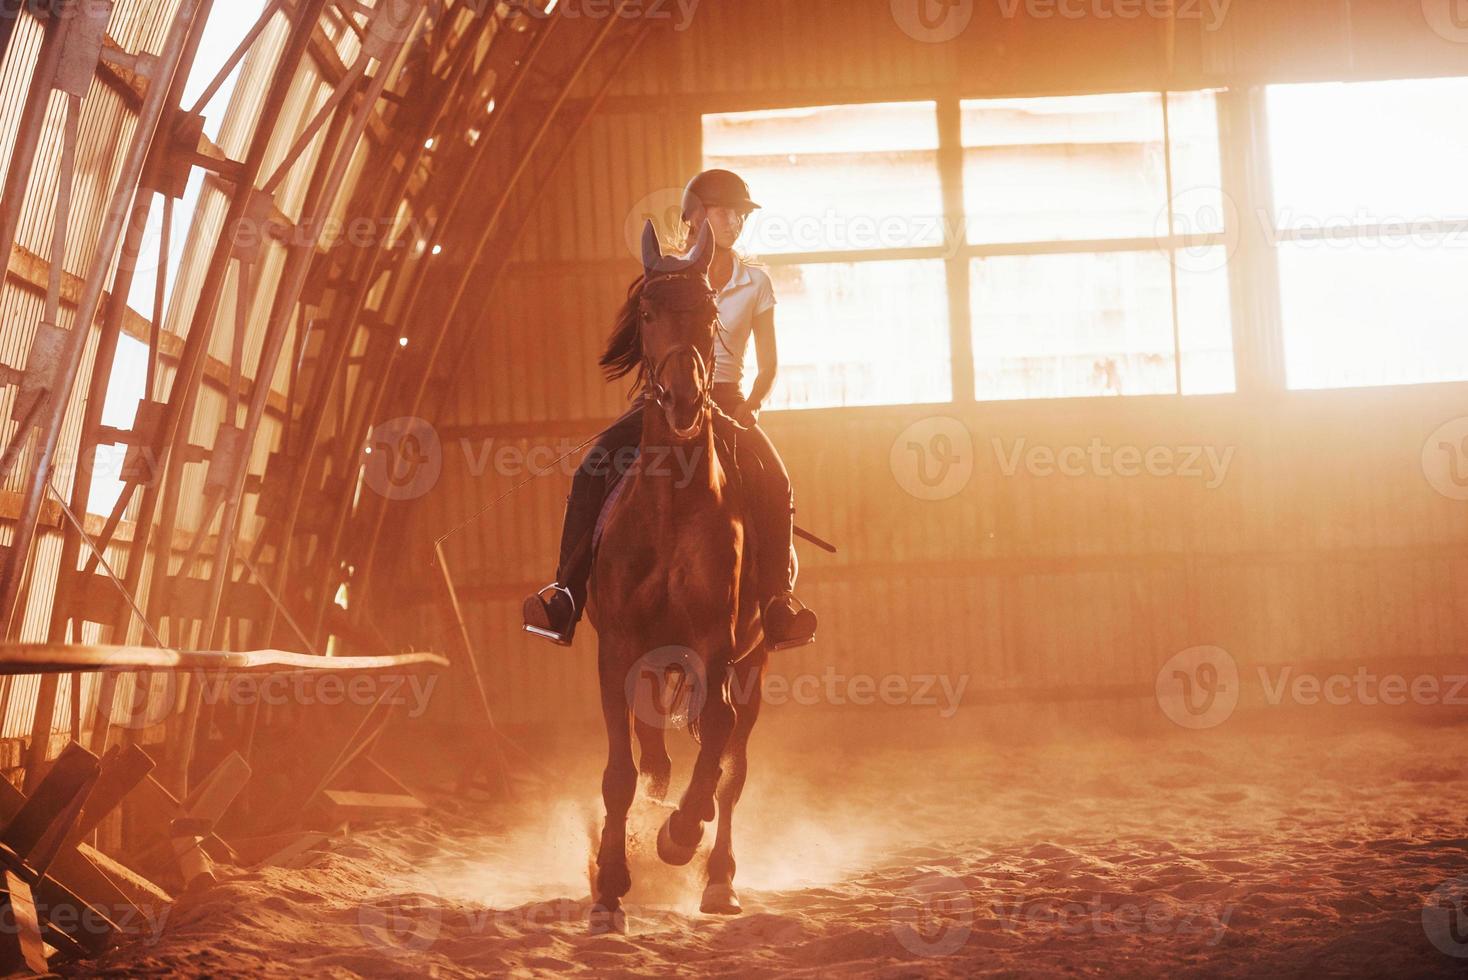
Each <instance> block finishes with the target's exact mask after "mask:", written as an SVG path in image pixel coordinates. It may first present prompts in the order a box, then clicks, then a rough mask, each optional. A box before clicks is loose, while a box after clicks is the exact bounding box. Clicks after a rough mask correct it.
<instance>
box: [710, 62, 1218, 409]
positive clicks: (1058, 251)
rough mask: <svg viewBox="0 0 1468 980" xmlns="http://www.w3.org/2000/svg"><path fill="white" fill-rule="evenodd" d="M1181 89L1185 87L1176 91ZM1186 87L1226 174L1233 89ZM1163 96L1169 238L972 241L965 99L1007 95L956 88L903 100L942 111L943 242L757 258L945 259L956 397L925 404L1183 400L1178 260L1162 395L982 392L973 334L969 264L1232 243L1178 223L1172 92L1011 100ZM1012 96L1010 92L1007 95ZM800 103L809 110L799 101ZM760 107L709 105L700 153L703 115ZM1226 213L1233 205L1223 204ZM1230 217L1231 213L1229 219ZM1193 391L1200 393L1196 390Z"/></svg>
mask: <svg viewBox="0 0 1468 980" xmlns="http://www.w3.org/2000/svg"><path fill="white" fill-rule="evenodd" d="M1177 91H1183V90H1177ZM1187 91H1211V92H1214V93H1215V97H1216V99H1217V118H1218V128H1219V155H1220V158H1221V159H1220V164H1221V166H1222V168H1223V170H1224V171H1225V172H1226V171H1227V169H1228V166H1227V159H1228V151H1227V147H1226V144H1225V136H1226V131H1225V126H1224V124H1223V123H1224V101H1223V100H1224V98H1225V96H1226V95H1227V94H1229V90H1227V89H1222V88H1217V89H1214V88H1207V89H1197V90H1191V89H1190V90H1187ZM1140 94H1157V95H1159V96H1160V97H1161V106H1162V115H1163V118H1162V124H1163V128H1162V137H1163V147H1164V154H1165V158H1166V163H1165V165H1164V169H1165V171H1166V187H1165V194H1166V201H1165V204H1166V206H1167V214H1168V234H1167V235H1165V236H1145V237H1139V238H1138V237H1133V238H1105V239H1065V240H1051V241H1027V242H997V243H984V244H973V243H970V242H969V241H968V240H967V236H966V234H965V228H966V221H967V213H966V210H965V204H964V201H965V197H964V190H965V188H964V176H963V157H964V146H963V110H962V104H963V102H965V101H980V100H984V99H990V98H994V99H997V98H1001V96H963V95H959V94H956V93H951V92H950V93H944V94H939V95H937V96H935V97H926V98H923V97H916V96H909V97H907V98H904V99H902V100H900V101H904V102H914V103H916V102H931V103H933V104H934V111H935V112H936V114H937V123H938V177H939V187H940V195H941V200H942V207H943V215H942V216H943V222H942V224H943V242H942V243H941V244H938V245H914V246H901V247H897V248H875V249H836V250H825V251H811V252H781V253H771V254H768V255H760V256H759V260H760V262H761V263H763V264H764V265H767V266H772V267H774V266H799V265H818V264H829V263H853V264H854V263H860V262H892V261H907V260H919V261H933V260H942V261H943V263H944V274H945V279H946V282H947V293H948V296H947V299H948V349H949V370H950V372H951V377H950V383H951V386H952V398H951V399H950V400H949V401H947V402H941V401H940V402H926V403H921V404H927V405H934V404H937V405H942V404H950V405H958V404H972V403H975V402H979V401H996V402H998V401H1003V402H1010V401H1067V400H1074V399H1094V398H1100V399H1112V398H1117V397H1125V398H1177V397H1181V396H1183V395H1184V392H1183V388H1182V370H1183V368H1182V356H1181V324H1180V321H1179V317H1180V309H1179V287H1178V268H1177V262H1176V261H1169V263H1168V267H1169V278H1170V288H1171V294H1172V309H1171V316H1172V336H1173V362H1174V368H1173V377H1174V383H1175V385H1176V388H1177V390H1176V391H1174V392H1163V393H1160V394H1157V393H1149V394H1138V395H1066V396H1060V397H1057V398H1048V397H1039V396H1037V397H1035V398H1025V399H1015V398H993V399H981V398H979V393H978V390H977V385H976V380H975V370H974V353H975V352H974V338H973V310H972V303H971V286H972V281H971V276H970V263H971V262H972V261H973V260H974V259H984V258H999V257H1012V256H1026V255H1066V254H1083V253H1096V252H1156V251H1165V252H1166V253H1167V255H1168V256H1169V258H1170V259H1171V258H1172V257H1173V256H1175V255H1176V254H1177V252H1178V251H1179V250H1181V249H1190V248H1203V247H1214V246H1219V247H1224V248H1227V247H1228V245H1229V242H1230V240H1231V238H1232V237H1233V236H1234V235H1236V234H1237V229H1234V228H1231V227H1228V226H1227V224H1226V225H1225V227H1224V228H1223V229H1222V230H1221V231H1217V232H1208V233H1203V234H1181V233H1179V231H1178V230H1177V228H1176V227H1175V225H1174V213H1173V209H1172V206H1171V205H1172V202H1173V200H1174V198H1175V196H1176V194H1175V190H1174V186H1173V161H1172V140H1171V136H1172V133H1171V117H1170V113H1169V94H1170V93H1169V92H1168V91H1167V90H1162V91H1158V92H1155V93H1153V92H1147V91H1137V90H1129V91H1114V92H1070V93H1059V94H1056V95H1035V94H1031V95H1025V96H1014V97H1013V98H1084V97H1086V96H1090V95H1140ZM1003 98H1009V97H1007V96H1006V97H1003ZM892 101H895V100H892V99H875V98H873V99H863V100H859V101H843V102H827V103H822V104H819V105H811V106H809V108H821V107H824V106H829V105H843V106H849V105H881V104H885V103H888V102H892ZM767 108H771V109H774V108H787V106H778V107H776V106H770V107H767ZM794 108H804V106H798V107H794ZM749 111H759V110H758V109H750V108H742V109H727V110H717V109H710V110H708V111H706V112H704V113H700V114H699V157H700V159H704V149H703V143H702V138H703V120H704V117H705V116H709V115H722V114H726V113H737V112H749ZM1227 183H1228V181H1227V176H1225V178H1224V184H1225V186H1224V188H1223V191H1224V193H1225V194H1226V195H1227V194H1229V189H1228V187H1227ZM1225 211H1226V212H1227V209H1225ZM1231 220H1232V218H1231V217H1230V216H1229V215H1228V214H1227V213H1226V215H1225V221H1226V222H1228V221H1231ZM1232 265H1233V263H1232V261H1230V262H1229V266H1230V269H1229V273H1228V274H1229V278H1230V297H1231V298H1232V297H1233V296H1234V292H1235V290H1234V288H1233V275H1234V273H1233V269H1232ZM1230 319H1231V321H1232V322H1231V328H1232V331H1233V335H1234V341H1235V357H1234V361H1235V364H1234V370H1235V390H1237V388H1238V383H1239V374H1240V372H1239V364H1238V355H1237V342H1238V324H1237V320H1238V317H1237V309H1235V310H1234V312H1233V315H1231V317H1230ZM1189 397H1199V396H1197V395H1194V396H1189ZM871 407H880V406H856V405H827V406H819V407H812V408H810V409H790V410H789V411H819V410H842V409H857V408H871Z"/></svg>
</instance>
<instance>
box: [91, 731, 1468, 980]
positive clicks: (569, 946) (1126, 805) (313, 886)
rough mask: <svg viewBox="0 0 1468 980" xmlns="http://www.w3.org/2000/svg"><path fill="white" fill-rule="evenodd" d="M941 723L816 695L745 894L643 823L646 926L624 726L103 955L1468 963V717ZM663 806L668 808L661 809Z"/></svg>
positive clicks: (1033, 963) (764, 787)
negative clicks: (608, 876) (1329, 725)
mask: <svg viewBox="0 0 1468 980" xmlns="http://www.w3.org/2000/svg"><path fill="white" fill-rule="evenodd" d="M925 724H926V723H914V724H909V723H906V722H904V723H903V724H902V725H901V726H900V727H898V728H896V729H894V731H896V732H898V733H900V734H895V735H892V734H889V735H888V736H886V737H884V738H883V739H882V741H883V742H885V743H886V744H885V745H884V746H882V747H871V746H870V745H867V746H863V745H857V744H854V743H852V742H851V741H850V734H851V733H850V732H847V733H846V734H845V735H843V734H842V729H840V728H838V727H833V726H831V725H829V724H826V725H811V724H809V723H805V724H802V723H800V720H799V718H798V717H797V716H795V715H793V714H792V713H789V712H786V713H783V714H781V715H780V716H778V717H776V718H775V719H772V723H771V724H770V725H768V726H767V728H765V729H762V730H760V731H757V732H756V734H755V740H754V747H753V752H752V756H753V759H752V763H751V776H750V783H749V787H748V789H747V790H746V793H745V798H744V802H743V803H742V804H741V808H740V810H739V812H738V816H737V817H736V838H735V846H736V855H737V857H738V859H739V874H738V877H737V879H736V885H737V886H738V888H739V891H740V894H741V897H742V898H743V901H744V904H745V907H746V911H745V913H744V915H743V916H741V917H738V918H733V919H726V918H714V917H707V916H702V915H699V914H698V912H697V901H698V895H699V891H700V889H701V881H700V880H699V875H700V874H701V872H702V863H703V862H702V860H701V858H700V859H696V860H695V862H694V864H693V865H691V866H690V867H689V868H684V869H671V868H667V867H664V866H662V865H661V864H659V863H658V862H657V860H656V857H655V856H653V855H651V854H649V853H648V851H649V848H648V847H642V848H641V853H640V854H634V855H633V858H632V863H633V877H634V882H635V883H634V886H633V892H632V894H631V895H629V896H628V906H629V909H630V910H631V918H632V927H633V933H632V934H631V935H628V936H625V937H616V936H604V937H597V938H593V937H590V936H588V935H587V934H586V929H585V925H584V921H585V914H586V906H587V897H588V883H587V882H588V879H587V864H588V859H589V857H590V854H591V850H592V837H591V828H592V827H593V824H594V823H595V822H596V821H597V820H599V815H600V807H601V804H600V799H599V796H598V792H599V791H598V785H599V771H600V763H601V753H602V748H601V746H600V744H599V743H597V742H595V741H587V742H586V743H585V745H584V747H583V748H582V749H581V750H580V751H577V752H565V751H563V752H561V753H558V754H556V755H555V756H553V757H552V758H551V759H549V760H548V762H549V763H550V764H551V765H552V768H553V769H554V771H555V772H556V773H557V781H556V782H555V783H553V784H548V786H547V787H546V788H545V789H543V790H542V791H541V792H542V793H543V794H544V799H543V801H540V802H533V803H531V802H526V803H522V804H520V805H517V806H515V807H510V808H506V807H499V808H492V809H490V810H487V811H485V812H482V813H477V812H473V808H471V807H468V806H463V807H461V809H460V812H458V813H455V814H451V815H446V816H438V817H435V818H434V819H433V820H431V821H430V822H427V823H424V824H421V825H418V826H414V827H397V828H390V829H381V830H377V831H372V832H366V833H361V834H357V835H354V836H353V837H351V838H350V839H346V840H342V841H338V842H335V843H334V845H333V849H332V851H331V852H330V853H328V854H325V855H324V856H322V857H321V858H320V859H319V860H318V861H317V862H316V864H315V865H314V866H312V867H308V868H303V869H298V870H281V869H270V870H267V871H265V872H263V873H241V874H238V875H236V876H234V877H229V878H227V879H226V880H225V881H223V882H222V883H221V884H220V885H219V886H217V887H216V888H214V889H213V890H212V891H210V892H208V893H206V894H204V895H202V896H199V897H195V898H185V899H183V900H181V901H180V902H179V904H178V905H177V906H176V907H175V908H174V909H173V910H172V911H171V914H170V915H169V916H168V918H167V920H166V921H165V922H163V923H162V928H161V936H159V937H158V938H153V937H151V936H150V937H147V938H144V939H140V940H138V941H135V942H133V943H132V944H130V945H129V946H127V947H125V948H123V949H120V950H118V951H116V952H115V953H114V954H112V955H111V957H110V958H109V959H108V960H106V961H104V962H102V963H92V964H87V965H86V969H84V970H76V971H74V972H76V973H77V974H78V975H95V974H97V973H98V972H103V971H107V970H110V971H112V973H113V974H114V975H122V974H126V975H129V976H138V975H201V974H213V975H236V976H237V975H260V976H281V977H287V976H289V977H297V976H320V977H351V976H384V975H394V976H441V977H461V976H462V977H468V976H482V975H485V974H493V975H506V974H508V975H515V976H528V975H547V974H563V973H574V974H591V973H595V974H597V975H601V976H619V975H629V976H630V975H647V974H655V975H663V974H668V973H672V972H675V971H677V972H680V973H687V974H695V973H696V974H711V975H739V976H761V975H768V976H775V975H787V974H791V973H794V974H804V975H809V976H818V975H830V974H833V973H861V974H877V975H883V976H945V975H947V976H970V975H973V974H976V973H985V974H989V973H993V974H1003V975H1010V976H1019V975H1026V976H1028V975H1033V976H1042V975H1044V976H1048V975H1054V974H1056V973H1064V974H1079V975H1097V976H1115V975H1179V974H1181V975H1197V976H1204V975H1207V976H1216V975H1225V976H1245V975H1255V976H1257V975H1270V976H1280V975H1285V976H1289V975H1305V974H1310V975H1321V974H1350V975H1360V976H1366V975H1375V976H1383V975H1389V976H1399V977H1400V976H1450V975H1460V974H1465V973H1468V925H1463V924H1460V920H1459V912H1458V911H1456V910H1455V909H1453V908H1451V907H1450V904H1451V903H1458V904H1459V905H1461V904H1462V903H1463V893H1464V887H1460V886H1465V885H1468V879H1465V881H1464V882H1459V883H1457V884H1454V883H1453V879H1454V878H1455V877H1456V876H1461V875H1468V780H1465V779H1464V778H1463V777H1464V770H1465V759H1468V727H1453V728H1442V727H1438V728H1428V727H1410V728H1402V729H1400V730H1395V731H1388V730H1383V729H1379V728H1375V729H1373V728H1366V729H1363V730H1357V731H1355V732H1349V733H1344V734H1334V735H1324V734H1322V735H1315V736H1291V737H1283V736H1281V735H1279V734H1278V733H1275V734H1269V735H1266V734H1250V735H1238V734H1232V735H1229V736H1222V735H1215V734H1212V733H1209V734H1201V733H1190V732H1182V731H1180V730H1179V731H1178V732H1176V733H1175V734H1171V735H1169V736H1167V737H1166V738H1163V739H1160V740H1159V739H1126V738H1118V737H1108V738H1105V739H1093V738H1087V739H1082V738H1076V739H1071V740H1066V741H1057V742H1054V743H1052V744H1048V745H1045V746H1043V747H1040V746H1030V747H1027V748H1022V749H1021V748H1010V747H1005V746H1003V745H1001V744H998V743H996V742H995V741H994V740H992V739H986V738H982V737H980V736H978V735H976V734H975V735H972V736H964V737H957V736H955V735H954V733H953V732H952V728H953V727H954V726H953V725H951V724H950V725H947V726H940V725H938V724H937V723H932V724H931V726H928V727H925ZM861 730H862V731H864V732H866V733H868V734H869V735H870V733H871V731H872V728H871V726H870V725H865V724H864V725H862V726H861ZM940 738H944V739H946V742H943V743H940V742H939V741H938V739H940ZM677 741H679V742H681V741H682V739H681V737H680V739H678V740H677ZM869 741H871V739H869ZM898 743H900V744H898ZM935 746H940V747H935ZM561 756H564V759H562V758H561ZM678 763H679V766H678V769H677V774H675V787H678V786H681V783H680V782H679V778H680V775H683V774H686V772H687V756H686V754H685V755H684V756H683V757H681V758H678ZM551 787H553V788H551ZM634 814H635V816H636V818H637V819H638V822H639V826H641V827H642V828H645V829H647V830H651V829H653V828H655V826H656V823H657V821H658V818H659V814H658V813H657V810H656V807H655V806H654V805H652V804H639V808H638V809H637V810H635V811H634ZM708 838H710V839H711V838H712V833H710V834H709V835H708ZM1440 887H1443V888H1445V889H1446V891H1445V894H1447V898H1446V899H1443V900H1439V899H1438V898H1436V897H1434V896H1433V892H1434V890H1435V889H1439V888H1440ZM1425 907H1426V909H1427V911H1426V912H1424V908H1425ZM1450 954H1455V955H1450Z"/></svg>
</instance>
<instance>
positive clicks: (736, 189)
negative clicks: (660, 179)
mask: <svg viewBox="0 0 1468 980" xmlns="http://www.w3.org/2000/svg"><path fill="white" fill-rule="evenodd" d="M695 201H698V202H701V203H702V204H703V206H704V207H706V208H737V209H739V210H740V211H742V212H743V213H745V214H748V213H749V212H751V211H753V210H754V209H755V208H758V207H759V205H758V204H756V203H754V201H752V200H750V198H749V185H748V184H746V183H745V182H744V178H742V177H740V176H739V175H738V174H736V173H734V172H733V171H732V170H705V171H704V172H703V173H701V174H699V175H698V176H697V177H694V178H693V179H692V180H690V181H689V182H688V186H687V187H685V188H684V189H683V220H684V221H687V220H688V213H689V212H690V211H692V210H693V204H694V202H695Z"/></svg>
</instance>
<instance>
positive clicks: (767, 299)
mask: <svg viewBox="0 0 1468 980" xmlns="http://www.w3.org/2000/svg"><path fill="white" fill-rule="evenodd" d="M715 303H716V304H717V305H718V308H719V322H720V324H722V326H723V330H722V331H721V333H722V335H723V342H722V343H716V344H714V383H715V384H722V383H724V382H732V383H733V384H739V383H740V382H742V381H743V380H744V356H745V352H746V351H747V350H749V337H750V335H751V334H752V333H754V318H755V317H757V316H759V315H760V314H761V313H764V312H765V311H767V310H772V309H774V308H775V287H774V285H773V284H771V282H770V276H769V273H767V272H765V270H763V269H759V268H754V267H752V266H749V265H746V264H745V263H743V262H742V261H740V259H739V256H737V255H736V256H734V270H733V271H732V272H731V273H730V274H729V281H728V282H727V283H725V284H724V288H723V289H720V290H719V294H718V296H717V297H716V298H715ZM741 390H742V389H741Z"/></svg>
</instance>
